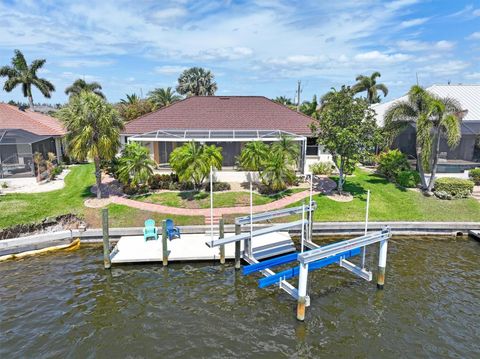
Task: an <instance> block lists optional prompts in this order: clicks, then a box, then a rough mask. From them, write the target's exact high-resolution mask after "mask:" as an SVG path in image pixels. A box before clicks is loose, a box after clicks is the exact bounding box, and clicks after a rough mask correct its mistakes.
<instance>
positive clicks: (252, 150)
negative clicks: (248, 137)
mask: <svg viewBox="0 0 480 359" xmlns="http://www.w3.org/2000/svg"><path fill="white" fill-rule="evenodd" d="M269 150H270V147H269V146H268V145H266V144H265V142H262V141H251V142H247V143H246V144H245V145H244V146H243V148H242V152H240V156H239V158H238V164H239V165H240V167H241V168H242V169H244V170H246V171H255V172H260V171H261V170H262V169H263V166H264V164H265V161H266V160H267V158H268V154H269Z"/></svg>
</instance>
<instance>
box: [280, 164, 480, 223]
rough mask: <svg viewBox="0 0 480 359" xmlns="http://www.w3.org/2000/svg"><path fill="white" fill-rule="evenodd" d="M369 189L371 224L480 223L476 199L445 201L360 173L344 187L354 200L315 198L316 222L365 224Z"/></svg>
mask: <svg viewBox="0 0 480 359" xmlns="http://www.w3.org/2000/svg"><path fill="white" fill-rule="evenodd" d="M367 190H370V213H369V219H370V221H432V222H442V221H452V222H454V221H457V222H460V221H466V222H470V221H471V222H478V221H480V202H479V201H477V200H476V199H474V198H465V199H457V200H451V201H446V200H440V199H437V198H436V197H425V196H423V195H422V194H421V193H420V192H418V191H412V190H407V189H402V188H399V187H397V186H396V185H394V184H393V183H390V182H388V181H387V180H386V179H385V178H383V177H380V176H378V175H375V174H368V173H366V172H364V171H361V170H357V171H356V172H355V176H353V177H349V178H348V180H347V184H346V185H345V191H348V192H350V193H352V194H353V195H354V199H353V201H351V202H347V203H342V202H335V201H333V200H331V199H329V198H327V197H326V196H323V195H317V196H314V199H315V201H317V204H318V208H317V210H316V211H315V213H314V220H315V221H322V222H326V221H335V222H341V221H364V220H365V206H366V200H367ZM300 204H301V203H300V202H298V203H295V204H292V206H298V205H300ZM283 220H285V219H283Z"/></svg>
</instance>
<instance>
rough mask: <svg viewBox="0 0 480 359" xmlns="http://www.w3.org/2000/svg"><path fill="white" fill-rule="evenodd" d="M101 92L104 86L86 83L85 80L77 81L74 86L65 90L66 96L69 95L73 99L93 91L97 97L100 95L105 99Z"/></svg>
mask: <svg viewBox="0 0 480 359" xmlns="http://www.w3.org/2000/svg"><path fill="white" fill-rule="evenodd" d="M101 90H102V85H100V84H99V83H98V82H86V81H85V80H83V79H76V80H75V82H74V83H73V84H72V85H70V86H68V87H67V88H66V89H65V95H69V96H70V98H71V97H72V96H76V95H78V94H79V93H80V92H82V91H91V92H93V93H94V94H95V95H98V96H100V97H101V98H103V99H104V98H105V95H104V94H103V92H102V91H101Z"/></svg>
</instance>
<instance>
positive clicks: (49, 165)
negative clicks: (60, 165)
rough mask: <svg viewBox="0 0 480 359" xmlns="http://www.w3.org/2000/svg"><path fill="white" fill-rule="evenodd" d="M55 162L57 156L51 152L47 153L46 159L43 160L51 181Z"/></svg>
mask: <svg viewBox="0 0 480 359" xmlns="http://www.w3.org/2000/svg"><path fill="white" fill-rule="evenodd" d="M56 160H57V156H55V153H53V152H48V153H47V159H46V160H45V165H46V167H47V171H48V178H49V179H53V178H54V175H53V174H52V172H53V170H54V168H55V161H56Z"/></svg>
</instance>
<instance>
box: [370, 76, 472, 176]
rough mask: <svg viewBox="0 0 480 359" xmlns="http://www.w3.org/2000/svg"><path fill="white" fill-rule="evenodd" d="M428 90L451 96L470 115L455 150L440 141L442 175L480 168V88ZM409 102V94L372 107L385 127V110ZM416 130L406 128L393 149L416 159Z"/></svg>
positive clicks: (431, 88) (464, 87)
mask: <svg viewBox="0 0 480 359" xmlns="http://www.w3.org/2000/svg"><path fill="white" fill-rule="evenodd" d="M426 90H427V91H429V92H431V93H433V94H435V95H437V96H440V97H451V98H454V99H456V100H457V101H458V102H460V104H461V106H462V109H464V110H467V111H468V112H467V114H466V115H465V117H464V118H463V120H462V125H461V131H462V138H461V140H460V143H459V145H458V146H457V147H455V148H449V146H448V145H447V141H446V140H445V139H444V138H442V139H441V142H440V160H439V172H462V171H463V170H465V169H469V168H473V167H476V166H478V163H479V162H480V85H433V86H430V87H428V88H427V89H426ZM404 100H407V95H405V96H402V97H400V98H398V99H395V100H392V101H389V102H385V103H381V104H376V105H373V106H372V108H373V109H374V110H375V112H376V118H377V123H378V125H379V126H383V124H384V116H385V113H386V111H387V110H388V108H389V107H390V106H392V105H393V104H395V103H397V102H399V101H404ZM415 142H416V136H415V128H414V127H413V126H409V127H407V128H406V129H405V130H404V131H403V132H402V133H401V134H400V135H399V136H398V137H397V138H396V139H395V141H394V144H393V147H394V148H398V149H400V150H401V151H402V152H404V153H406V154H407V155H408V156H409V157H410V158H412V159H413V158H416V153H415Z"/></svg>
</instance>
